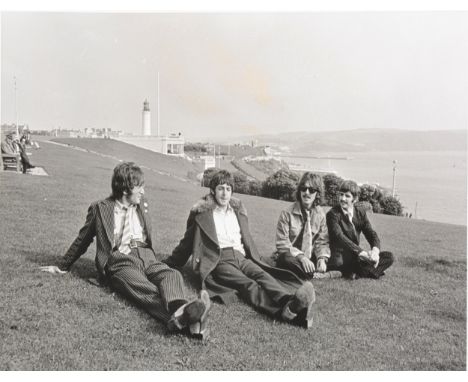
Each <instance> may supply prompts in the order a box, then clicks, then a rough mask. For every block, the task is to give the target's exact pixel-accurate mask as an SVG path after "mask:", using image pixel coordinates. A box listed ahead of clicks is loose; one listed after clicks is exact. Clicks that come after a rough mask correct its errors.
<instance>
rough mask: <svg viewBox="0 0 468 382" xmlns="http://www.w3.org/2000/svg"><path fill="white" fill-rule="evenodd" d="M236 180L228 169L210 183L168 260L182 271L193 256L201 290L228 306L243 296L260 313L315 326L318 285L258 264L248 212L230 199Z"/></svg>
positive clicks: (260, 263)
mask: <svg viewBox="0 0 468 382" xmlns="http://www.w3.org/2000/svg"><path fill="white" fill-rule="evenodd" d="M233 185H234V179H233V176H232V175H231V174H230V173H229V172H228V171H225V170H220V171H219V172H217V173H216V174H215V175H214V176H213V177H212V179H211V181H210V193H209V194H208V195H206V196H205V197H204V198H202V199H201V200H200V201H198V203H196V204H195V205H194V206H193V208H192V209H191V211H190V214H189V217H188V221H187V229H186V232H185V235H184V237H183V239H182V240H181V241H180V243H179V245H178V246H177V247H176V248H175V249H174V251H173V252H172V255H171V256H169V257H168V258H167V259H166V260H165V262H166V263H167V264H169V265H170V266H175V267H182V266H183V265H184V264H185V263H186V262H187V261H188V259H189V257H190V256H191V255H192V266H193V270H194V272H195V273H196V274H197V276H198V282H199V288H201V289H204V288H207V289H208V291H209V292H210V294H211V296H212V297H218V298H219V299H221V301H223V302H225V303H227V302H229V301H231V300H232V298H233V297H235V292H236V291H237V292H238V293H239V294H240V296H241V297H242V298H243V299H244V300H245V301H246V302H247V303H249V304H251V305H253V306H254V307H255V308H257V309H258V310H260V311H262V312H264V313H267V314H270V315H272V316H274V317H276V318H279V319H282V320H284V321H287V322H291V323H296V324H299V325H301V326H304V327H310V326H311V324H312V304H313V303H314V301H315V292H314V287H313V285H312V284H311V283H310V282H308V281H307V282H305V283H303V282H302V281H301V280H300V279H299V278H298V277H297V276H296V275H295V274H293V273H292V272H290V271H288V270H285V269H279V268H272V267H269V266H268V265H267V264H265V263H263V262H262V261H261V260H260V255H259V253H258V251H257V248H256V247H255V244H254V242H253V240H252V237H251V235H250V231H249V225H248V219H247V212H246V210H245V208H244V206H243V205H242V202H241V201H240V200H239V199H235V198H233V197H232V192H233V188H234V187H233Z"/></svg>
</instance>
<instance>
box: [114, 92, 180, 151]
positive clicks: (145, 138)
mask: <svg viewBox="0 0 468 382" xmlns="http://www.w3.org/2000/svg"><path fill="white" fill-rule="evenodd" d="M150 123H151V116H150V109H149V103H148V101H147V100H145V102H144V103H143V126H142V135H133V136H131V135H129V136H124V135H121V136H119V137H115V138H114V139H116V140H119V141H121V142H125V143H128V144H130V145H134V146H138V147H141V148H143V149H147V150H151V151H154V152H157V153H161V154H165V155H174V156H180V157H183V156H184V145H185V139H184V137H183V136H182V134H181V133H178V134H170V135H169V136H167V135H151V125H150ZM158 130H159V129H158Z"/></svg>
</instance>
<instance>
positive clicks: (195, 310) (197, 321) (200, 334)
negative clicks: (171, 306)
mask: <svg viewBox="0 0 468 382" xmlns="http://www.w3.org/2000/svg"><path fill="white" fill-rule="evenodd" d="M210 308H211V301H210V297H209V295H208V292H207V291H206V290H202V291H201V292H200V297H199V298H198V299H196V300H193V301H191V302H189V303H187V304H184V305H182V306H181V307H180V308H179V309H177V310H176V311H175V312H174V314H173V315H172V317H171V318H170V320H169V321H168V323H167V328H168V329H169V330H170V331H182V330H183V329H185V328H187V327H188V328H189V332H190V334H191V335H192V336H194V337H197V338H200V339H206V338H208V335H209V330H208V328H207V327H206V321H207V316H208V311H209V310H210Z"/></svg>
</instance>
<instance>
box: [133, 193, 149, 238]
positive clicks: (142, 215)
mask: <svg viewBox="0 0 468 382" xmlns="http://www.w3.org/2000/svg"><path fill="white" fill-rule="evenodd" d="M145 203H146V200H145V199H143V200H142V201H141V203H140V204H139V205H138V206H137V214H138V217H139V219H140V222H141V223H142V224H143V228H144V229H146V236H147V238H148V242H149V243H152V241H151V219H150V218H149V216H148V213H147V207H145ZM142 204H143V207H142Z"/></svg>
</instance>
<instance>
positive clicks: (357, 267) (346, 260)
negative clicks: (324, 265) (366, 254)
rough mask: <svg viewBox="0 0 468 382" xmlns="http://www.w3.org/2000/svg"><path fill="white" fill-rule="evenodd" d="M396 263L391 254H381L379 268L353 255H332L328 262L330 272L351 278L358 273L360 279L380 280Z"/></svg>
mask: <svg viewBox="0 0 468 382" xmlns="http://www.w3.org/2000/svg"><path fill="white" fill-rule="evenodd" d="M393 262H394V256H393V254H392V253H391V252H388V251H383V252H380V260H379V264H378V265H377V267H374V265H373V264H369V263H367V262H365V261H361V260H359V258H358V256H356V255H354V254H352V253H343V254H339V255H337V254H334V253H332V255H331V257H330V260H329V261H328V269H329V270H330V271H332V270H336V271H341V272H342V273H343V276H349V275H350V274H352V273H356V274H357V275H358V276H359V277H367V278H371V279H378V278H379V277H380V276H382V275H383V272H384V271H385V270H386V269H387V268H389V267H390V266H391V265H392V264H393Z"/></svg>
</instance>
